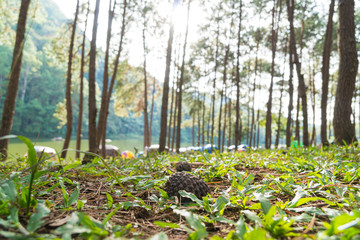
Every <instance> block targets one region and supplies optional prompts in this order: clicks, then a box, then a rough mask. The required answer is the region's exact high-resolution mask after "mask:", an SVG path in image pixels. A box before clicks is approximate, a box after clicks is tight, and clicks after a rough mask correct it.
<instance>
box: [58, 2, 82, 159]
mask: <svg viewBox="0 0 360 240" xmlns="http://www.w3.org/2000/svg"><path fill="white" fill-rule="evenodd" d="M79 4H80V3H79V0H77V3H76V11H75V18H74V22H73V27H72V33H71V40H70V49H69V59H68V68H67V77H66V135H65V140H64V145H63V148H62V149H63V151H62V152H61V158H64V159H65V158H66V153H67V150H65V149H68V148H69V144H70V140H71V133H72V127H73V126H72V125H73V114H72V104H71V76H72V74H71V67H72V58H73V49H74V40H75V33H76V24H77V19H78V15H79Z"/></svg>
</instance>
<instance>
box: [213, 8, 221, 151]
mask: <svg viewBox="0 0 360 240" xmlns="http://www.w3.org/2000/svg"><path fill="white" fill-rule="evenodd" d="M220 6H221V2H220ZM219 16H220V11H219V12H218V15H217V18H216V19H217V31H216V50H215V67H214V75H215V76H214V81H213V95H212V102H211V103H212V112H211V113H212V114H211V147H212V146H213V144H214V130H215V95H216V74H217V69H218V57H219V36H220V17H219ZM219 147H220V146H219Z"/></svg>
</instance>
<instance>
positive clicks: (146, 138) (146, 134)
mask: <svg viewBox="0 0 360 240" xmlns="http://www.w3.org/2000/svg"><path fill="white" fill-rule="evenodd" d="M144 4H145V5H144V9H145V7H146V2H145V3H144ZM145 31H146V11H145V10H144V12H143V29H142V39H143V50H144V69H143V70H144V149H145V147H149V146H150V144H149V143H150V139H149V138H150V136H149V117H148V99H147V98H148V97H147V91H148V87H147V72H146V71H147V69H146V55H147V49H146V32H145Z"/></svg>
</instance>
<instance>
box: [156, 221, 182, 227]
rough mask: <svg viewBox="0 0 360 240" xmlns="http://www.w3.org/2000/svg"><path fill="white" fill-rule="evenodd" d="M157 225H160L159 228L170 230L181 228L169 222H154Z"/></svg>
mask: <svg viewBox="0 0 360 240" xmlns="http://www.w3.org/2000/svg"><path fill="white" fill-rule="evenodd" d="M154 224H155V225H158V226H159V227H162V228H165V227H169V228H179V227H180V226H179V225H178V224H176V223H168V222H162V221H155V222H154Z"/></svg>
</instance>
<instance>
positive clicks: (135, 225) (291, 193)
mask: <svg viewBox="0 0 360 240" xmlns="http://www.w3.org/2000/svg"><path fill="white" fill-rule="evenodd" d="M359 157H360V151H359V149H358V148H353V147H331V148H330V149H326V150H318V149H314V148H309V149H303V148H298V149H290V150H288V151H286V152H284V151H266V150H263V151H253V152H252V151H249V152H245V153H223V154H192V155H159V156H157V157H149V158H138V159H131V160H129V159H121V158H119V159H108V160H105V161H104V160H103V159H99V158H96V159H94V160H93V162H92V163H89V164H87V165H81V164H80V161H78V160H68V161H66V164H63V165H59V163H57V162H51V161H45V162H44V163H42V164H41V165H40V166H39V169H38V171H37V173H36V175H35V177H34V178H33V180H34V182H33V185H32V187H33V191H32V197H31V200H30V206H31V208H30V209H31V210H30V212H29V214H25V213H24V212H25V211H24V208H25V205H24V202H27V203H28V202H29V201H26V198H25V199H24V197H26V196H29V195H27V192H28V183H29V176H30V175H31V172H30V171H28V170H26V169H27V165H26V163H25V162H14V160H12V161H9V162H6V163H0V169H1V172H0V178H1V180H0V236H3V237H5V238H11V239H15V238H17V239H19V238H22V239H33V238H43V239H54V238H62V239H71V238H75V237H76V238H79V239H88V238H92V239H102V238H107V237H108V238H121V239H150V238H151V239H212V240H215V239H360V211H359V209H360V186H359V181H360V163H359V160H358V159H359ZM180 160H186V161H189V162H190V163H192V165H193V171H192V173H193V174H194V175H196V176H198V177H200V178H202V179H204V180H205V182H207V184H208V185H209V187H210V189H211V193H210V194H209V195H208V196H206V197H203V198H202V199H198V198H196V196H195V195H194V194H192V193H188V192H185V191H181V192H180V195H181V196H183V197H188V198H190V199H192V200H193V203H191V204H186V205H184V204H180V203H179V202H177V201H176V199H174V198H173V197H172V198H169V197H168V196H167V193H166V192H165V191H164V185H165V182H166V181H167V179H168V177H169V176H170V175H171V174H172V173H173V172H174V167H173V164H174V163H175V162H177V161H180ZM24 169H25V170H24ZM23 170H24V171H23ZM21 171H23V172H21ZM9 177H10V180H9ZM64 218H66V221H64ZM34 220H36V224H35V223H34ZM40 220H41V221H40ZM47 224H48V225H47ZM49 225H51V226H52V227H51V228H48V227H47V226H49Z"/></svg>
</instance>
